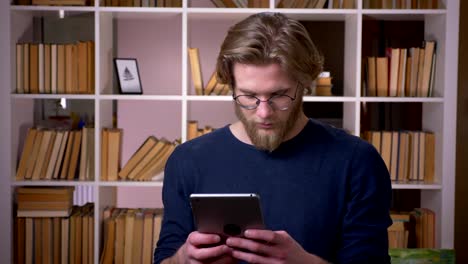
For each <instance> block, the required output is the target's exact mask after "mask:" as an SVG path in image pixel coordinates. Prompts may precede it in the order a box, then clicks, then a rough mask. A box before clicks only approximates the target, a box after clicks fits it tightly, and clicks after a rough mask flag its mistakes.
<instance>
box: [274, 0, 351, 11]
mask: <svg viewBox="0 0 468 264" xmlns="http://www.w3.org/2000/svg"><path fill="white" fill-rule="evenodd" d="M276 7H277V8H329V9H332V8H343V9H350V8H356V2H355V0H280V1H279V2H278V4H277V5H276Z"/></svg>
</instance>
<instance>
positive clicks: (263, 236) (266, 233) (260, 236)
mask: <svg viewBox="0 0 468 264" xmlns="http://www.w3.org/2000/svg"><path fill="white" fill-rule="evenodd" d="M244 236H245V237H246V238H249V239H253V240H258V241H265V243H266V244H278V243H279V242H280V241H279V239H278V238H277V235H276V233H275V232H273V231H271V230H262V229H248V230H246V231H245V232H244Z"/></svg>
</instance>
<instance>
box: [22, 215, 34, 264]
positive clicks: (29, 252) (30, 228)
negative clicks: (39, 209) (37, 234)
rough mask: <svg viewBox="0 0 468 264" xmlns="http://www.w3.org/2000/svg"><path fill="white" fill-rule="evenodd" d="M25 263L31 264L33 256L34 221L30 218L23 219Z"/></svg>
mask: <svg viewBox="0 0 468 264" xmlns="http://www.w3.org/2000/svg"><path fill="white" fill-rule="evenodd" d="M24 236H25V238H24V240H25V250H24V251H25V256H24V259H25V263H33V256H34V252H33V251H34V220H33V219H32V218H31V217H28V218H26V219H25V235H24Z"/></svg>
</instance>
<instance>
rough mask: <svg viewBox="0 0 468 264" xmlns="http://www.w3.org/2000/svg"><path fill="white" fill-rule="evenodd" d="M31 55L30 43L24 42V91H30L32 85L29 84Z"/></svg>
mask: <svg viewBox="0 0 468 264" xmlns="http://www.w3.org/2000/svg"><path fill="white" fill-rule="evenodd" d="M30 57H31V56H30V55H29V43H24V44H23V91H24V93H30V92H31V91H30V85H29V83H30V82H29V62H30Z"/></svg>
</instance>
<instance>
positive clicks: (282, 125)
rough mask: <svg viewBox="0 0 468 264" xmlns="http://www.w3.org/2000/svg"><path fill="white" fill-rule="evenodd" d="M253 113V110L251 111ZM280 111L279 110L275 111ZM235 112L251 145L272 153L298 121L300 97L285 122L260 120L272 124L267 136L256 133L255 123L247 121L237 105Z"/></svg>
mask: <svg viewBox="0 0 468 264" xmlns="http://www.w3.org/2000/svg"><path fill="white" fill-rule="evenodd" d="M251 111H255V110H251ZM276 111H280V110H276ZM235 112H236V116H237V118H239V120H240V121H241V122H242V124H243V125H244V128H245V131H246V132H247V135H248V136H249V138H250V141H251V142H252V144H253V145H254V146H255V147H256V148H257V149H260V150H266V151H269V152H273V151H274V150H275V149H277V148H278V147H279V145H281V143H282V142H283V141H284V139H285V137H286V135H287V134H288V132H289V131H291V129H292V128H293V126H294V125H295V124H296V122H297V121H298V120H297V119H298V118H299V116H300V113H301V112H302V97H298V98H297V99H296V101H295V102H294V103H293V104H292V105H291V112H290V113H289V116H288V117H287V119H286V121H278V120H272V119H268V120H262V122H264V121H268V122H271V123H272V124H273V130H274V131H273V133H272V134H269V135H263V134H260V133H258V128H257V123H256V122H255V121H252V120H247V118H246V117H245V115H244V113H242V109H241V107H240V106H239V105H238V104H235Z"/></svg>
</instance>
